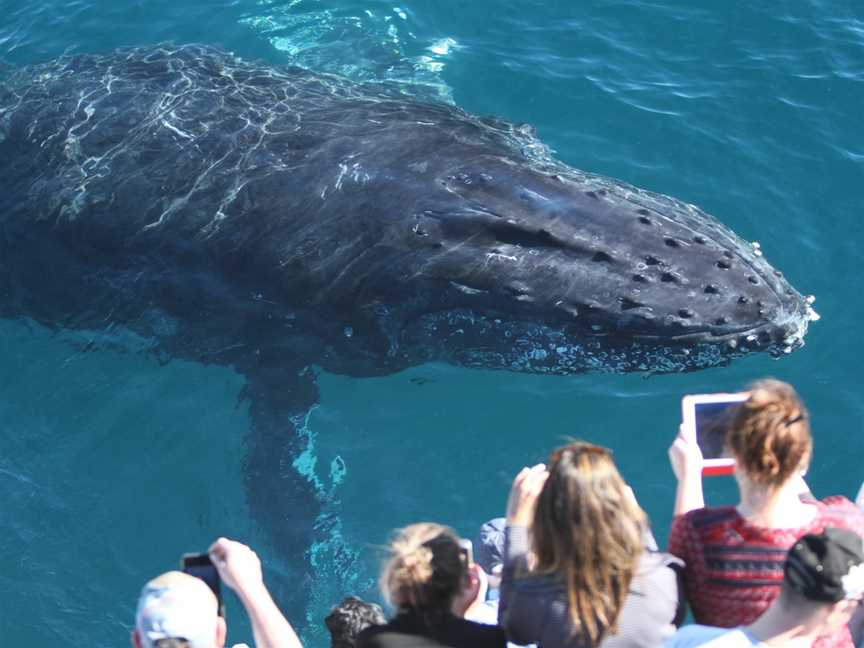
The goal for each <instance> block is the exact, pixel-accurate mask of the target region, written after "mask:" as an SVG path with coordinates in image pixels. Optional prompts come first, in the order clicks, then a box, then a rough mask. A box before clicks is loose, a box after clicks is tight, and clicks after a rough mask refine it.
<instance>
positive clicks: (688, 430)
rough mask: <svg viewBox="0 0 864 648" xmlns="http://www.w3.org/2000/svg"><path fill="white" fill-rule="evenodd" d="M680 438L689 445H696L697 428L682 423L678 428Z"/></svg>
mask: <svg viewBox="0 0 864 648" xmlns="http://www.w3.org/2000/svg"><path fill="white" fill-rule="evenodd" d="M678 438H680V439H684V440H685V441H686V442H688V443H696V428H695V427H694V426H693V425H691V424H690V423H682V424H681V425H679V426H678Z"/></svg>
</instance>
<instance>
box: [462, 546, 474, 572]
mask: <svg viewBox="0 0 864 648" xmlns="http://www.w3.org/2000/svg"><path fill="white" fill-rule="evenodd" d="M459 550H460V551H461V552H462V555H463V556H465V564H466V565H468V566H469V567H470V566H471V565H473V564H474V543H472V542H471V541H470V540H459Z"/></svg>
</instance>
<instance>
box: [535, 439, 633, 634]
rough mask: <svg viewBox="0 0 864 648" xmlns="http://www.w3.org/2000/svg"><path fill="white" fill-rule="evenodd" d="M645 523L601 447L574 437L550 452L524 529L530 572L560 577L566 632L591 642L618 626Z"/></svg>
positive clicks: (613, 631)
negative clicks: (532, 558)
mask: <svg viewBox="0 0 864 648" xmlns="http://www.w3.org/2000/svg"><path fill="white" fill-rule="evenodd" d="M645 525H646V517H645V513H644V512H643V511H642V509H641V508H639V505H638V504H637V503H636V500H635V499H634V497H633V494H632V492H631V491H630V489H629V488H628V487H627V484H625V483H624V480H623V479H622V478H621V475H620V474H619V473H618V469H617V468H616V467H615V463H614V461H613V460H612V455H611V453H610V452H609V451H608V450H606V449H605V448H601V447H599V446H596V445H592V444H590V443H584V442H574V443H571V444H570V445H567V446H564V447H562V448H558V449H557V450H555V451H553V452H552V454H551V455H550V456H549V478H548V479H547V480H546V483H545V485H544V486H543V490H542V491H541V493H540V497H539V498H538V500H537V508H536V510H535V512H534V522H533V526H532V527H531V536H532V544H533V549H534V554H535V557H536V564H535V566H534V569H533V570H532V573H534V574H555V575H559V576H562V577H563V578H564V582H565V583H566V588H567V599H568V603H569V606H568V608H569V613H570V619H571V621H572V624H573V631H574V633H577V632H578V633H580V634H582V635H583V637H584V638H585V639H586V640H588V641H589V642H590V645H592V646H596V645H597V644H599V642H600V640H601V639H602V637H603V635H604V634H605V633H607V632H608V633H611V634H614V633H616V632H617V630H618V616H619V614H620V613H621V608H622V607H623V605H624V599H625V598H626V596H627V592H628V589H629V587H630V581H631V580H632V579H633V574H634V573H635V571H636V566H637V563H638V560H639V556H640V555H641V552H642V534H643V531H644V529H645Z"/></svg>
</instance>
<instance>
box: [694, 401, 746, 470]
mask: <svg viewBox="0 0 864 648" xmlns="http://www.w3.org/2000/svg"><path fill="white" fill-rule="evenodd" d="M749 396H750V394H749V393H748V392H736V393H731V394H691V395H688V396H685V397H684V398H683V399H681V421H682V425H683V427H684V428H685V429H687V430H688V431H689V432H690V433H691V434H692V435H693V436H694V437H695V439H696V443H697V445H698V446H699V449H700V450H701V451H702V475H703V476H706V477H707V476H716V475H731V474H732V473H734V472H735V460H734V459H733V458H732V457H729V456H728V455H726V454H725V452H724V450H725V445H726V443H725V441H726V429H727V423H728V417H729V415H730V414H731V411H730V408H732V407H734V406H735V405H737V404H739V403H741V402H743V401H745V400H747V398H748V397H749Z"/></svg>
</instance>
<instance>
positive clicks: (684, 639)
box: [663, 624, 750, 648]
mask: <svg viewBox="0 0 864 648" xmlns="http://www.w3.org/2000/svg"><path fill="white" fill-rule="evenodd" d="M736 635H740V636H741V637H740V638H741V639H744V640H746V635H744V634H743V633H742V632H741V631H740V630H738V629H731V630H730V629H729V628H715V627H712V626H704V625H697V624H693V625H688V626H684V627H683V628H681V629H680V630H678V632H676V633H675V634H674V635H672V637H670V638H669V639H667V640H666V643H665V644H664V645H663V648H691V647H692V648H696V647H697V646H704V645H706V644H708V642H713V641H714V640H715V639H723V640H725V639H730V640H734V639H737V638H738V637H736ZM710 645H715V644H714V643H712V644H710ZM716 645H717V646H737V645H739V644H738V643H727V642H726V641H723V642H722V643H721V642H718V643H717V644H716ZM740 645H744V646H749V645H750V642H749V641H747V643H743V644H740Z"/></svg>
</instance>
